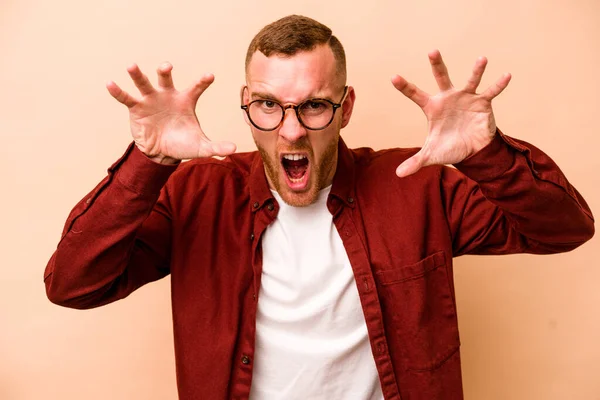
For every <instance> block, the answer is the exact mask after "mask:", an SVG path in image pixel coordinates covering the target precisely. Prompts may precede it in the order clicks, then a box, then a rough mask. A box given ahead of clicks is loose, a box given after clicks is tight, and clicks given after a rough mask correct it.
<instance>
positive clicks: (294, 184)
mask: <svg viewBox="0 0 600 400" xmlns="http://www.w3.org/2000/svg"><path fill="white" fill-rule="evenodd" d="M281 165H282V166H283V169H284V170H285V174H286V176H287V180H288V185H289V186H290V188H292V189H296V190H298V189H303V188H304V187H305V186H306V184H307V183H308V175H309V174H308V170H309V168H308V167H309V163H308V157H307V156H306V155H305V154H284V155H283V156H282V158H281Z"/></svg>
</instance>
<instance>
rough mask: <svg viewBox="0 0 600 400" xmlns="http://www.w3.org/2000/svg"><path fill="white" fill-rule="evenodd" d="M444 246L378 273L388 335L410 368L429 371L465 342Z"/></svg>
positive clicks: (407, 367)
mask: <svg viewBox="0 0 600 400" xmlns="http://www.w3.org/2000/svg"><path fill="white" fill-rule="evenodd" d="M446 264H447V263H446V258H445V255H444V252H443V251H440V252H437V253H434V254H432V255H430V256H428V257H426V258H424V259H422V260H421V261H419V262H417V263H415V264H411V265H406V266H401V267H396V268H393V269H389V270H384V271H378V272H377V273H376V276H377V280H378V283H379V286H380V298H381V301H382V307H383V312H384V315H385V318H386V321H387V324H389V325H388V326H387V330H388V335H389V336H390V339H391V341H392V342H395V343H397V344H398V345H397V349H398V351H399V352H400V353H401V354H403V356H404V357H403V358H404V360H405V363H406V365H405V367H406V369H408V370H413V371H430V370H434V369H436V368H438V367H440V366H441V365H443V364H444V362H445V361H446V360H448V359H449V358H450V357H451V356H452V355H453V354H454V353H456V352H457V351H458V349H459V347H460V340H459V336H458V320H457V316H456V306H455V304H454V300H453V297H452V292H451V289H450V277H449V276H448V269H447V268H446Z"/></svg>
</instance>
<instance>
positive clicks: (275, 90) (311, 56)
mask: <svg viewBox="0 0 600 400" xmlns="http://www.w3.org/2000/svg"><path fill="white" fill-rule="evenodd" d="M246 81H247V82H246V83H247V85H248V89H249V90H250V93H254V92H261V93H269V94H271V95H273V96H274V97H276V98H278V99H280V100H282V101H285V102H298V101H300V100H303V99H306V98H309V97H321V96H322V97H329V96H332V95H333V94H334V93H335V88H336V84H337V81H338V75H337V72H336V62H335V57H334V56H333V52H332V51H331V49H330V48H329V46H326V45H322V46H317V47H316V48H315V49H313V50H311V51H301V52H298V53H296V54H294V55H293V56H283V55H280V54H274V55H271V56H270V57H266V56H265V55H264V54H263V53H261V52H260V51H257V52H255V53H254V54H253V55H252V59H251V60H250V63H249V64H248V70H247V71H246Z"/></svg>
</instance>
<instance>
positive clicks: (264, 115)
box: [248, 100, 283, 130]
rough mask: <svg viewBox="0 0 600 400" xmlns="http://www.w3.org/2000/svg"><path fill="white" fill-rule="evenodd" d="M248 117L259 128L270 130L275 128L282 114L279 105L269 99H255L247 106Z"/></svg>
mask: <svg viewBox="0 0 600 400" xmlns="http://www.w3.org/2000/svg"><path fill="white" fill-rule="evenodd" d="M248 113H249V114H250V119H251V120H252V122H254V125H256V126H257V127H258V128H259V129H263V130H271V129H275V128H277V125H279V123H280V122H281V117H282V116H283V108H282V107H281V105H279V104H278V103H276V102H274V101H270V100H256V101H253V102H252V103H250V106H249V107H248Z"/></svg>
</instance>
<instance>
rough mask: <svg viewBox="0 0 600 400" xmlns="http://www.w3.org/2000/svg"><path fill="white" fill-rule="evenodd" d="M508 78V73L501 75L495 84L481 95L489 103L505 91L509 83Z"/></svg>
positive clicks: (509, 76)
mask: <svg viewBox="0 0 600 400" xmlns="http://www.w3.org/2000/svg"><path fill="white" fill-rule="evenodd" d="M510 78H511V75H510V74H509V73H506V74H504V75H502V76H501V77H500V79H498V80H497V81H496V83H495V84H493V85H492V86H490V87H489V88H487V90H486V91H485V92H483V93H482V94H481V95H482V96H483V97H485V98H486V99H488V100H490V101H491V100H492V99H493V98H494V97H496V96H498V95H499V94H500V93H502V91H503V90H504V89H506V87H507V86H508V83H509V82H510Z"/></svg>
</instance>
